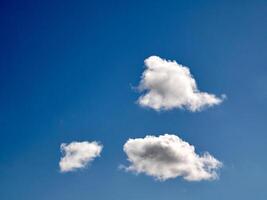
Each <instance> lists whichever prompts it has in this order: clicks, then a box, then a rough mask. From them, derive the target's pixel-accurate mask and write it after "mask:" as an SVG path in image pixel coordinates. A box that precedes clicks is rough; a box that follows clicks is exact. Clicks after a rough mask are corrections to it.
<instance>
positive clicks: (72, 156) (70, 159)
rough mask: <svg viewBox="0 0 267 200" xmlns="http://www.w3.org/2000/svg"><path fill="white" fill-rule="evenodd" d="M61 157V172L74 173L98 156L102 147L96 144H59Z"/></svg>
mask: <svg viewBox="0 0 267 200" xmlns="http://www.w3.org/2000/svg"><path fill="white" fill-rule="evenodd" d="M60 149H61V152H62V153H63V155H64V156H63V157H62V158H61V159H60V162H59V167H60V171H61V172H69V171H74V170H76V169H79V168H84V167H86V166H87V165H88V163H90V162H92V161H93V160H94V159H95V158H96V157H98V156H100V153H101V151H102V149H103V146H102V145H101V144H99V143H97V142H87V141H85V142H71V143H70V144H65V143H63V144H61V146H60Z"/></svg>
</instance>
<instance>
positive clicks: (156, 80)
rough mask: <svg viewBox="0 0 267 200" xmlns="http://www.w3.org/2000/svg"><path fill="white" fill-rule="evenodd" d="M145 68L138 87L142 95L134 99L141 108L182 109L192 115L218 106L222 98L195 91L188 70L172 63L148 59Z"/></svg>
mask: <svg viewBox="0 0 267 200" xmlns="http://www.w3.org/2000/svg"><path fill="white" fill-rule="evenodd" d="M145 67H146V69H145V71H144V72H143V75H142V77H141V81H140V84H139V86H138V88H139V90H140V91H141V92H144V94H143V95H142V96H140V97H139V99H138V103H139V105H141V106H144V107H149V108H152V109H155V110H157V111H159V110H170V109H173V108H186V109H188V110H190V111H193V112H194V111H199V110H201V109H203V108H205V107H209V106H213V105H217V104H220V103H221V102H222V101H223V98H224V96H225V95H223V96H222V97H221V98H219V97H216V96H215V95H214V94H209V93H206V92H201V91H199V90H198V87H197V84H196V81H195V79H194V78H193V76H192V74H191V73H190V70H189V68H188V67H185V66H182V65H180V64H178V63H176V61H169V60H164V59H162V58H160V57H158V56H150V57H149V58H147V59H146V60H145Z"/></svg>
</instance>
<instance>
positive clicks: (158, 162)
mask: <svg viewBox="0 0 267 200" xmlns="http://www.w3.org/2000/svg"><path fill="white" fill-rule="evenodd" d="M123 150H124V152H125V153H126V154H127V157H128V161H129V162H130V165H129V166H127V167H125V166H124V167H123V168H124V169H125V170H126V171H132V172H135V173H137V174H139V173H145V174H146V175H149V176H152V177H154V178H155V179H156V180H161V181H164V180H167V179H171V178H176V177H178V176H181V177H183V178H184V179H185V180H187V181H201V180H214V179H217V178H218V174H217V172H216V171H217V170H218V169H219V168H220V167H222V163H221V162H220V161H218V160H217V159H215V158H214V157H213V156H212V155H210V154H209V153H208V152H206V153H204V154H203V155H198V154H196V152H195V148H194V146H193V145H190V144H189V143H187V142H185V141H183V140H182V139H181V138H179V137H178V136H176V135H169V134H165V135H160V136H158V137H156V136H146V137H145V138H137V139H129V140H128V141H127V142H126V143H125V144H124V148H123Z"/></svg>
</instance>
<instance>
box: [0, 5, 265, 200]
mask: <svg viewBox="0 0 267 200" xmlns="http://www.w3.org/2000/svg"><path fill="white" fill-rule="evenodd" d="M0 9H1V11H0V25H1V31H0V38H1V43H0V44H1V45H0V51H1V54H0V137H1V139H0V199H3V200H5V199H6V200H17V199H21V200H31V199H39V200H45V199H49V200H54V199H55V200H56V199H64V200H74V199H75V200H77V199H78V200H85V199H99V200H104V199H111V200H112V199H114V200H115V199H116V200H117V199H127V200H133V199H140V200H148V199H151V200H152V199H153V200H162V199H170V200H172V199H173V200H174V199H189V200H191V199H192V200H194V199H206V200H209V199H214V198H216V199H218V200H219V199H244V200H245V199H248V200H250V199H258V200H263V199H265V198H266V196H267V191H266V180H267V175H266V167H267V157H266V155H265V152H266V151H267V146H266V143H267V136H266V113H267V106H266V101H267V79H266V77H267V70H266V57H267V55H266V52H267V39H266V32H267V24H266V22H267V3H266V2H265V1H188V0H187V1H157V2H155V1H142V2H139V3H137V2H136V1H115V2H108V1H78V2H74V1H60V0H59V1H12V2H11V1H5V2H1V6H0ZM152 55H157V56H160V57H162V58H165V59H170V60H176V61H177V62H178V63H180V64H183V65H186V66H188V67H189V68H190V70H191V73H192V74H193V75H194V78H195V79H196V81H197V84H198V87H199V89H200V90H203V91H207V92H210V93H212V94H216V95H218V96H219V95H221V94H226V95H227V100H225V101H224V102H223V103H221V104H220V105H217V106H214V107H211V108H207V109H205V110H203V111H202V112H190V111H188V110H181V109H173V110H170V111H160V112H156V111H154V110H153V109H146V108H142V107H140V106H139V105H138V104H137V103H136V101H137V99H138V97H139V96H140V94H139V93H138V92H136V91H135V90H133V89H132V87H133V86H138V84H139V81H140V77H141V74H142V72H143V71H144V60H145V59H146V58H147V57H149V56H152ZM164 133H170V134H176V135H179V137H181V138H183V139H184V140H185V141H187V142H189V143H190V144H193V145H194V146H195V148H196V151H197V153H200V154H201V153H202V152H204V151H208V152H210V153H211V154H212V155H213V156H214V157H216V158H217V159H219V160H220V161H222V162H223V164H224V166H223V167H222V168H221V169H220V170H219V174H220V178H219V179H218V180H215V181H199V182H188V181H186V180H184V179H183V178H181V177H177V178H176V179H171V180H166V181H164V182H162V181H155V180H154V179H153V178H152V177H149V176H146V175H143V174H139V175H137V176H136V175H134V174H133V173H127V172H125V171H123V170H119V169H118V166H119V165H120V164H126V163H127V162H126V159H127V156H126V154H125V153H124V152H123V145H124V144H125V142H126V141H127V140H128V139H129V138H143V137H145V136H146V135H148V134H153V135H161V134H164ZM72 141H99V142H101V143H102V144H103V145H104V148H103V152H102V153H101V157H99V158H97V159H96V160H95V161H94V162H93V163H91V165H90V167H88V168H86V169H83V170H78V171H75V172H70V173H60V170H59V166H58V164H59V160H60V157H61V152H60V145H61V144H62V143H70V142H72Z"/></svg>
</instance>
